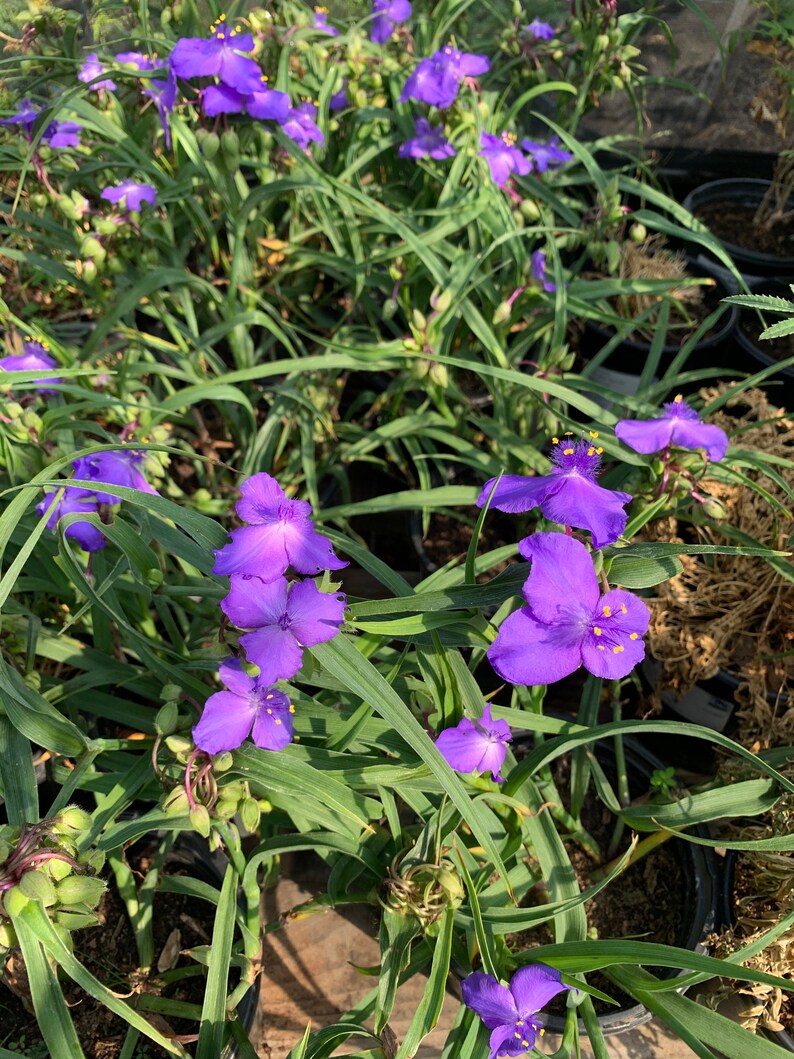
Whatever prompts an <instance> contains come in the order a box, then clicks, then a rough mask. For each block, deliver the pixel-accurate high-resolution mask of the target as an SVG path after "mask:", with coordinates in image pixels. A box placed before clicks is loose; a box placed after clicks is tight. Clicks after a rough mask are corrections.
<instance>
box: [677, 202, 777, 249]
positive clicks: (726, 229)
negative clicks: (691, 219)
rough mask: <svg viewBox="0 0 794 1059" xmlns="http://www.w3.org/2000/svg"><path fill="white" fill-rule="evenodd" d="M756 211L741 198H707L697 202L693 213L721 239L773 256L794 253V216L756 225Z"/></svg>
mask: <svg viewBox="0 0 794 1059" xmlns="http://www.w3.org/2000/svg"><path fill="white" fill-rule="evenodd" d="M755 212H756V207H755V206H745V205H742V203H740V202H709V203H705V204H704V205H702V206H698V207H697V209H696V210H695V216H696V217H697V218H698V220H700V221H702V222H703V223H704V224H705V225H706V226H707V227H708V228H709V229H710V230H711V232H712V233H713V234H714V235H716V237H717V238H718V239H721V240H723V241H724V242H727V243H733V244H734V245H735V246H741V247H744V249H745V250H755V251H756V252H757V253H760V254H771V255H772V256H773V257H790V256H791V255H792V254H794V219H789V220H787V221H784V222H778V223H777V224H775V225H774V226H773V227H770V228H762V227H756V226H755V225H754V224H753V220H754V218H755Z"/></svg>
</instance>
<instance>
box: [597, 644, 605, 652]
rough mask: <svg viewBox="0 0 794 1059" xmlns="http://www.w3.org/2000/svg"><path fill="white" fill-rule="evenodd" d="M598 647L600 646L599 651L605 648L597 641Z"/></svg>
mask: <svg viewBox="0 0 794 1059" xmlns="http://www.w3.org/2000/svg"><path fill="white" fill-rule="evenodd" d="M596 647H597V648H598V650H599V651H603V650H604V645H603V644H602V643H597V644H596Z"/></svg>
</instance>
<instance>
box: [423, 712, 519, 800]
mask: <svg viewBox="0 0 794 1059" xmlns="http://www.w3.org/2000/svg"><path fill="white" fill-rule="evenodd" d="M509 742H510V727H509V725H508V723H507V721H495V720H493V718H492V717H491V705H490V703H486V705H485V709H484V710H483V714H482V717H477V718H474V719H470V718H468V717H463V718H461V720H460V721H459V722H458V723H457V724H456V725H455V727H454V728H445V729H444V731H443V732H441V734H440V735H439V737H438V739H436V748H437V749H438V750H439V751H440V753H441V754H442V756H443V757H444V759H445V761H446V762H447V764H448V765H449V766H450V768H453V769H455V771H456V772H487V771H488V770H490V772H491V776H492V777H493V779H494V780H495V781H496V782H497V783H501V782H502V781H503V779H504V777H503V776H500V775H499V770H500V769H501V767H502V765H503V764H504V759H505V754H506V753H507V744H508V743H509Z"/></svg>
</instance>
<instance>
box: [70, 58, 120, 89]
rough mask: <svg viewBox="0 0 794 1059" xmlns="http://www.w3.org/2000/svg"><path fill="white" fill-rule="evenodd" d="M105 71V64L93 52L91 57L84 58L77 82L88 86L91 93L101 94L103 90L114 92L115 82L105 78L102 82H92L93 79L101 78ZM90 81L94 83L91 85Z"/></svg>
mask: <svg viewBox="0 0 794 1059" xmlns="http://www.w3.org/2000/svg"><path fill="white" fill-rule="evenodd" d="M106 70H107V67H106V66H105V64H104V63H101V62H100V61H99V57H98V56H97V55H96V53H95V52H92V53H91V55H88V56H86V60H85V62H84V63H83V65H82V66H81V67H80V72H79V73H78V75H77V80H78V81H82V82H83V84H86V85H89V87H90V88H91V91H92V92H102V91H103V90H104V91H107V92H114V91H115V90H116V82H115V81H111V80H110V78H107V79H106V80H104V81H94V78H96V77H101V75H102V74H103V73H105V71H106ZM91 81H94V83H93V84H91V83H90V82H91Z"/></svg>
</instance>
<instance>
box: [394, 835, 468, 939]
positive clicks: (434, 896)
mask: <svg viewBox="0 0 794 1059" xmlns="http://www.w3.org/2000/svg"><path fill="white" fill-rule="evenodd" d="M404 856H405V854H404V853H401V854H398V856H397V857H395V859H394V860H393V861H392V863H391V865H390V867H389V877H388V878H387V879H386V880H385V882H384V888H385V891H386V900H385V902H384V904H385V907H387V908H390V909H391V910H392V911H394V912H399V913H400V914H401V915H404V916H413V917H415V918H416V919H418V920H419V922H420V924H421V926H422V929H423V930H424V931H425V933H426V934H430V935H431V936H432V935H433V933H434V932H435V931H436V930H437V923H438V920H439V919H440V918H441V916H442V915H443V914H444V911H445V910H446V909H447V908H453V909H454V908H459V907H460V905H461V904H462V903H463V899H464V897H465V896H466V891H465V889H464V887H463V883H462V882H461V879H460V876H459V875H458V872H457V869H456V867H455V865H454V864H453V863H452V861H450V860H447V859H446V858H442V860H441V863H440V864H415V863H411V864H409V865H402V864H401V863H400V862H401V860H402V859H403V858H404Z"/></svg>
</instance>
